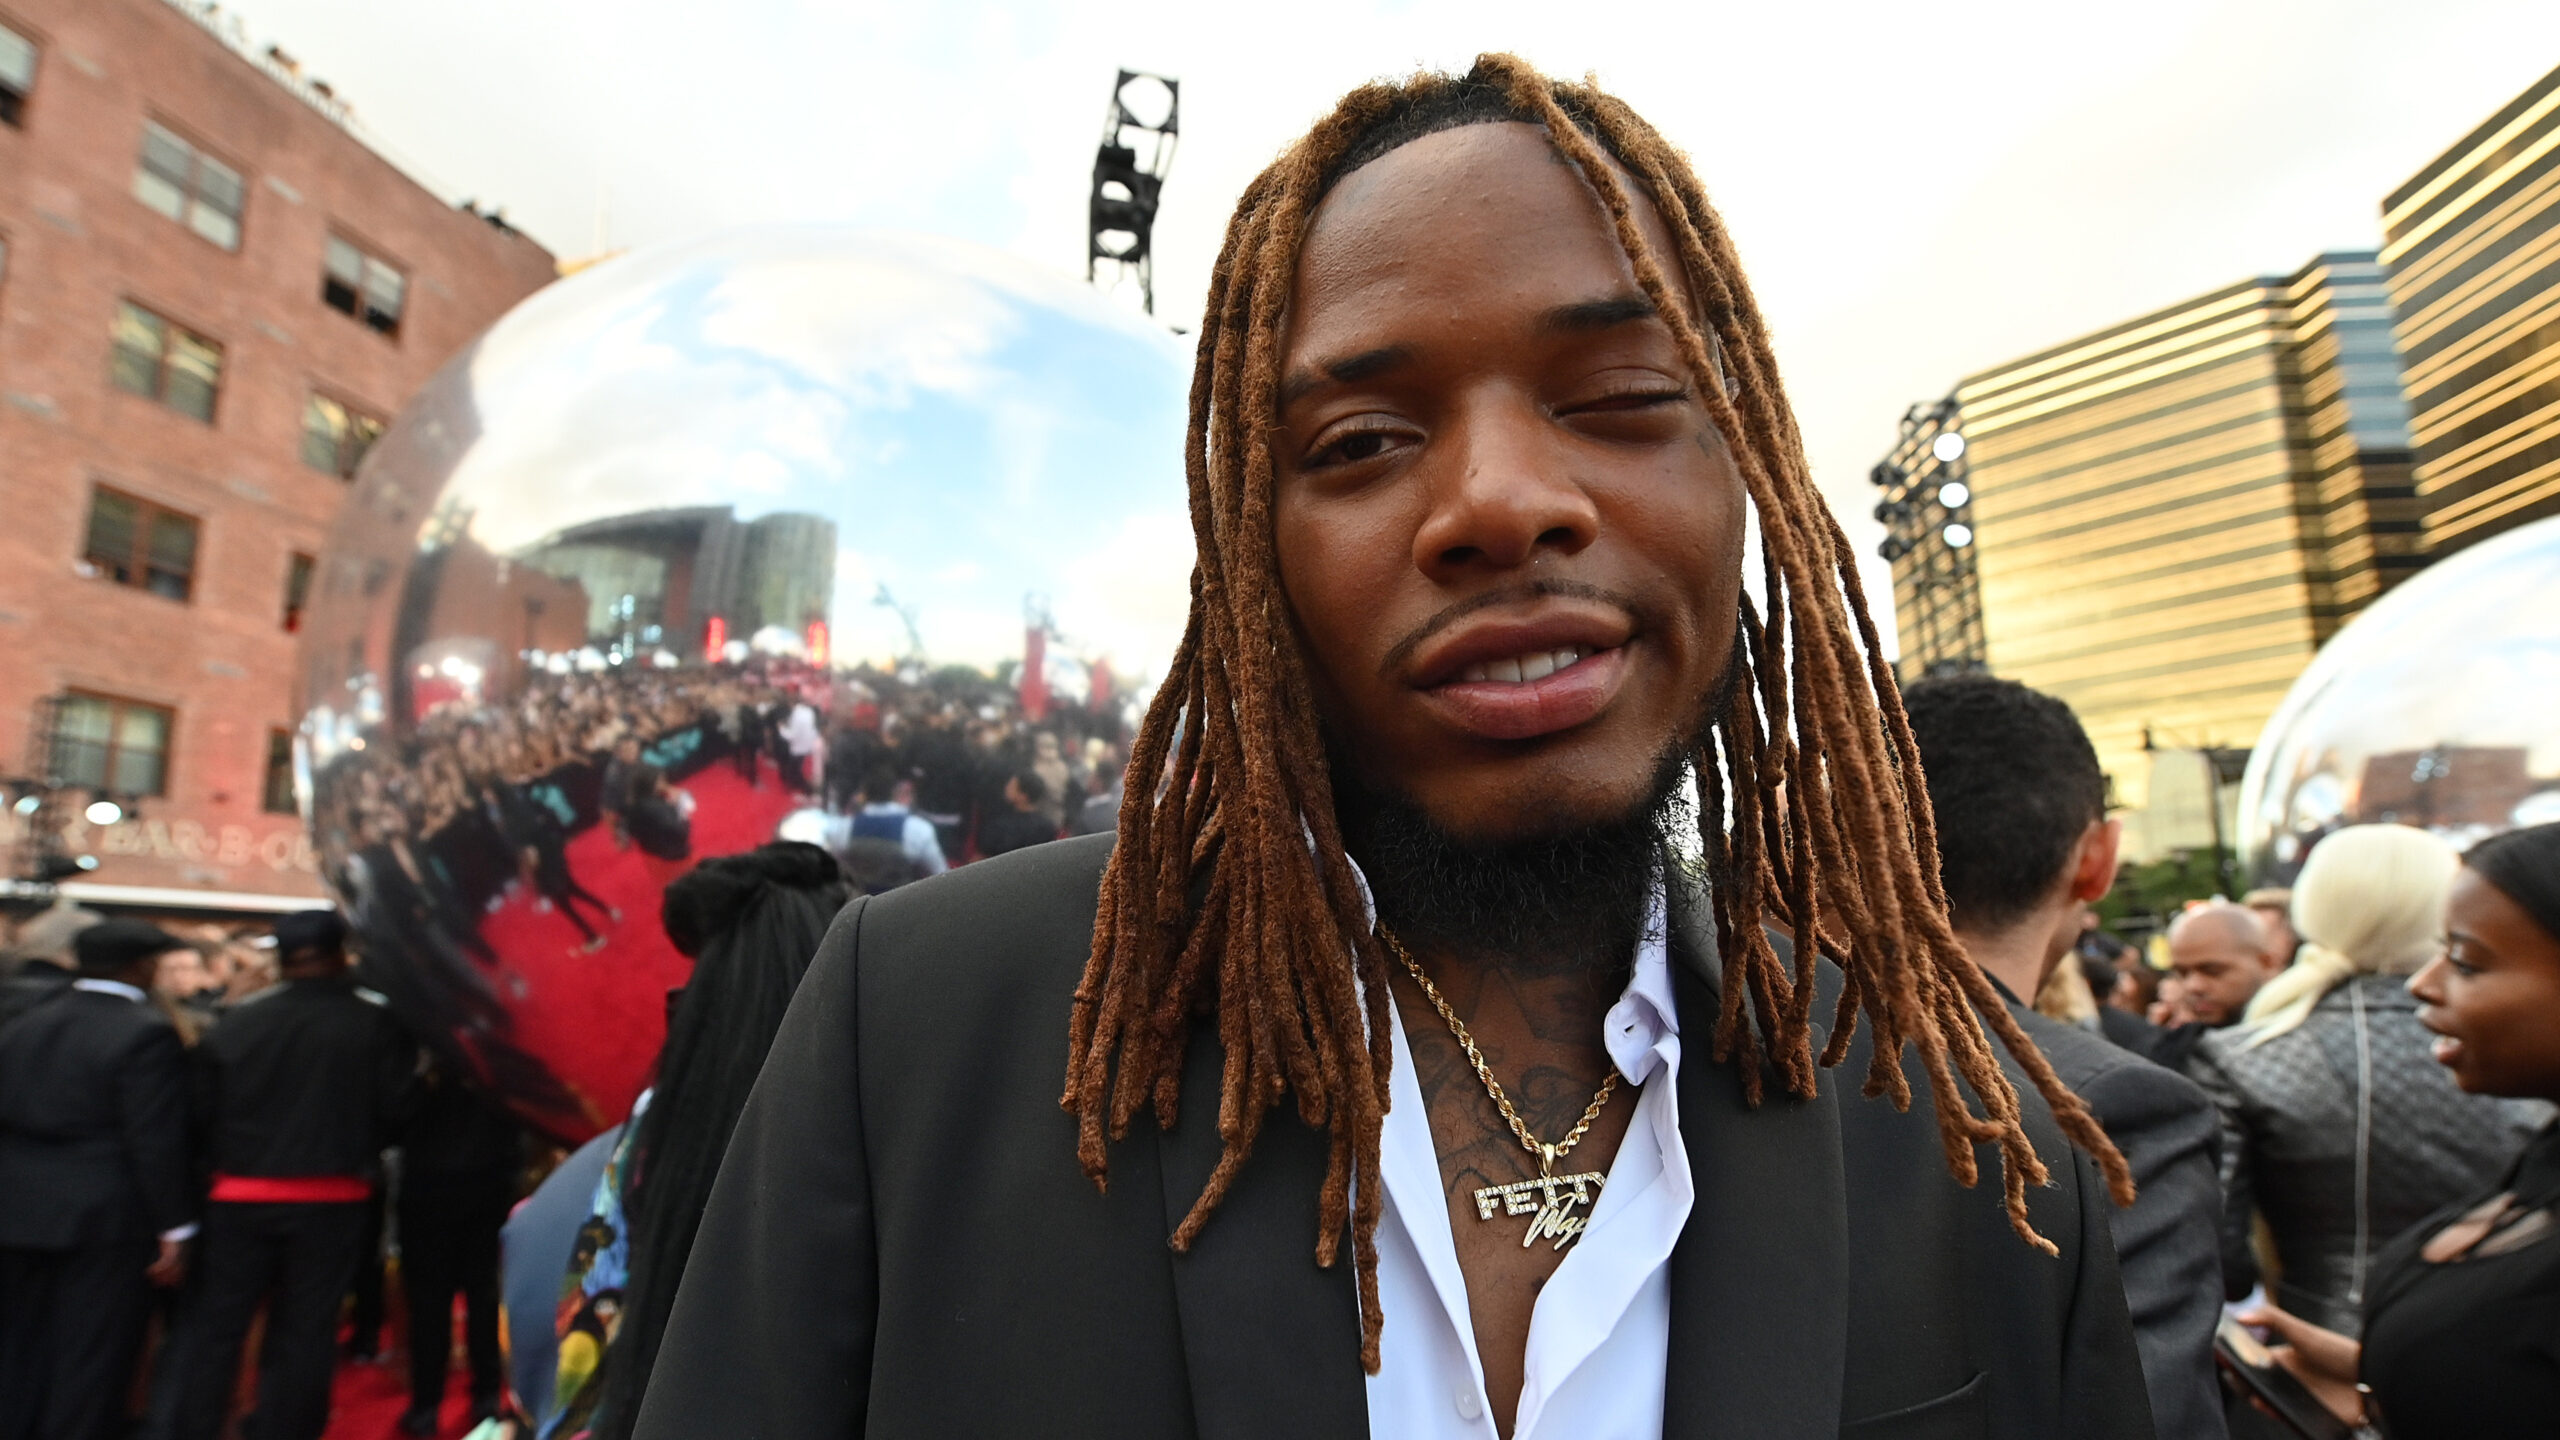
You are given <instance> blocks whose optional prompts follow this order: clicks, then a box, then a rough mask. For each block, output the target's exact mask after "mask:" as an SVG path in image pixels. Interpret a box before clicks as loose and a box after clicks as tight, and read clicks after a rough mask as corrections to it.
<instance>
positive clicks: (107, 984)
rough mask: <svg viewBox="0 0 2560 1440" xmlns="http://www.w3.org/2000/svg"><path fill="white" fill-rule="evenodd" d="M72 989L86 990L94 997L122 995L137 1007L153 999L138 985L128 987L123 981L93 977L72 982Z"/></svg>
mask: <svg viewBox="0 0 2560 1440" xmlns="http://www.w3.org/2000/svg"><path fill="white" fill-rule="evenodd" d="M71 988H72V989H74V990H86V991H88V992H89V993H90V994H92V995H121V996H123V997H124V998H126V999H127V1000H131V1001H133V1002H134V1003H135V1004H137V1005H139V1004H142V1003H143V1002H145V1001H147V1000H149V999H150V998H151V997H150V996H148V995H145V994H143V993H142V988H141V987H140V986H138V985H127V984H126V983H124V982H123V981H121V980H101V979H98V978H97V977H96V976H93V975H83V976H81V977H80V978H79V979H77V980H74V981H72V982H71Z"/></svg>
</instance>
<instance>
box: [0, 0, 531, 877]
mask: <svg viewBox="0 0 2560 1440" xmlns="http://www.w3.org/2000/svg"><path fill="white" fill-rule="evenodd" d="M227 23H228V22H227V21H224V20H221V19H218V18H213V17H212V16H211V12H206V13H205V14H203V15H200V14H199V13H198V11H197V9H196V7H195V6H193V5H190V4H186V3H184V0H0V656H5V657H6V659H5V661H4V662H0V777H7V778H8V779H9V780H10V782H11V788H10V790H9V792H8V797H9V798H10V799H17V798H18V797H20V796H22V795H25V794H26V793H28V790H29V787H30V783H31V782H38V781H49V782H51V786H50V787H49V790H50V793H51V794H52V795H53V796H54V797H55V798H54V799H53V800H51V801H50V802H48V808H46V809H44V810H42V811H39V812H38V813H37V814H35V815H34V816H32V817H30V816H27V815H22V814H20V813H19V810H20V809H21V808H24V807H25V806H26V805H28V804H29V803H30V802H28V801H25V800H19V802H18V805H17V806H13V807H12V808H10V809H8V810H6V811H0V817H5V819H4V820H0V824H5V825H6V826H8V827H10V828H9V830H8V832H7V834H6V838H7V839H8V840H10V841H12V842H15V843H12V844H10V845H9V846H8V847H7V849H6V851H5V852H0V853H5V854H6V856H7V860H6V864H7V865H8V866H9V873H11V874H16V875H24V874H25V873H26V868H27V865H28V863H29V857H30V856H31V855H32V854H33V852H34V847H33V846H32V845H31V844H30V843H28V837H29V831H30V829H31V828H35V827H41V828H42V829H44V830H46V831H49V832H51V833H56V834H59V835H60V836H61V837H62V840H63V841H64V843H65V845H66V847H67V848H68V849H69V851H71V852H72V853H74V854H82V853H85V854H91V855H94V856H96V858H97V860H98V868H97V869H96V870H95V871H94V872H93V873H90V874H88V875H85V876H83V877H80V879H79V880H78V881H77V882H75V883H73V884H70V885H66V886H65V889H67V890H70V891H72V892H74V893H78V894H82V895H84V896H85V897H86V898H89V899H91V900H93V901H96V902H101V903H122V904H129V905H132V904H140V905H148V904H161V905H175V906H182V907H186V908H197V909H207V910H225V909H228V910H255V909H261V908H277V907H279V906H282V905H284V904H287V903H289V901H290V900H301V901H305V902H306V903H307V899H308V897H311V896H315V895H317V894H318V893H319V887H318V884H317V882H316V881H315V879H314V878H313V874H312V869H311V861H310V855H309V850H308V847H307V846H306V845H305V844H304V843H303V840H302V829H301V825H300V823H299V821H298V820H297V819H296V818H295V816H294V814H293V813H292V810H293V806H292V797H291V792H290V745H289V741H288V738H287V737H288V735H289V732H290V729H291V727H292V724H293V721H294V713H293V704H294V696H293V685H294V677H295V674H296V668H297V667H296V663H295V635H294V633H293V632H294V631H295V629H296V628H297V626H298V623H299V607H300V605H301V603H302V598H303V594H304V591H305V589H306V587H307V585H308V581H309V575H310V566H311V559H312V557H313V556H315V555H316V554H317V553H318V551H319V547H320V544H321V541H322V539H323V538H324V536H325V535H326V533H327V530H328V526H329V522H330V519H331V517H332V516H333V515H334V514H335V512H336V510H337V508H338V504H339V500H340V497H341V496H342V495H343V494H344V493H345V491H346V488H347V478H346V477H347V476H348V475H350V474H352V473H353V471H354V468H355V462H356V460H357V459H358V458H360V457H361V455H362V453H363V450H364V447H365V446H366V445H367V444H368V443H370V441H371V438H372V436H373V435H374V434H376V433H378V431H379V429H380V426H381V425H382V424H383V422H385V421H387V420H388V419H389V418H390V417H391V416H392V415H394V414H396V413H398V411H399V409H400V407H401V406H402V405H403V404H404V403H406V402H407V400H408V399H409V397H410V395H411V394H412V393H414V392H415V391H416V389H417V387H418V386H419V385H420V384H422V383H423V382H424V381H425V380H426V379H427V377H428V376H429V375H431V374H432V373H434V371H435V370H436V368H437V367H438V366H439V365H441V364H443V363H444V361H445V360H446V359H447V358H448V357H450V356H451V355H453V354H454V353H455V352H456V351H457V350H459V349H460V348H461V347H462V346H463V345H464V344H465V343H467V342H468V341H470V340H471V339H472V338H473V337H474V336H476V335H477V334H479V332H480V331H481V330H482V329H484V328H486V327H487V326H488V325H489V323H490V322H492V321H493V320H495V319H497V318H498V316H500V315H502V314H504V313H505V312H506V311H507V310H508V309H509V308H510V307H512V306H513V305H514V304H515V303H516V302H517V301H519V300H521V299H523V298H524V297H525V296H526V295H527V294H529V293H531V292H532V291H534V290H536V289H538V288H540V287H541V286H542V285H544V284H545V283H547V282H548V281H550V280H551V279H552V278H553V276H554V275H555V274H556V273H557V265H556V263H555V262H554V260H553V257H552V256H551V254H550V253H549V252H548V251H546V250H544V249H543V248H542V247H541V246H540V245H538V244H536V243H534V242H533V241H532V240H531V239H529V238H527V237H526V236H524V235H522V234H520V233H518V232H516V231H514V230H511V229H508V228H506V227H504V226H502V225H499V224H496V223H494V222H492V221H490V220H488V219H485V218H484V217H482V216H480V215H478V214H476V213H474V212H472V211H470V210H467V209H457V208H455V207H453V206H452V205H449V204H447V203H445V202H444V201H443V200H441V199H439V198H438V197H437V196H435V195H434V194H432V193H430V192H429V191H428V190H427V189H425V188H424V187H423V186H421V185H419V184H418V183H417V182H416V181H414V180H412V179H410V178H409V177H408V176H406V175H404V174H402V173H401V172H400V171H399V170H398V169H397V168H395V167H394V166H393V165H392V164H391V163H390V162H388V161H387V160H385V159H383V158H382V156H380V155H378V154H376V153H375V152H374V151H372V150H371V149H369V148H367V147H366V145H365V144H364V143H363V142H362V141H361V140H360V139H358V138H357V136H356V135H354V134H353V133H351V132H350V130H349V129H348V127H347V126H346V124H345V123H343V111H342V109H341V108H340V106H339V103H338V101H337V100H336V98H335V97H334V96H333V95H331V94H330V92H329V91H328V89H327V87H326V86H325V85H321V84H317V83H314V82H312V81H310V80H307V79H305V78H304V77H302V76H300V75H299V74H298V73H297V72H296V71H295V70H294V68H293V66H292V64H291V62H290V61H288V60H285V59H284V58H283V57H281V56H279V55H277V54H276V53H275V52H273V51H268V52H265V53H263V54H258V55H254V56H253V55H252V54H251V53H249V52H247V51H246V49H245V47H244V46H242V45H241V44H240V43H239V42H238V41H237V40H236V39H233V38H230V37H227V36H225V35H224V34H222V33H219V32H218V27H220V26H222V25H224V24H227ZM100 797H104V798H108V799H111V800H113V801H115V802H117V804H118V805H119V808H121V809H123V810H125V811H127V812H128V813H127V815H126V817H125V818H123V819H121V820H118V821H116V822H115V823H113V824H111V825H104V826H100V825H93V824H90V823H89V822H88V821H87V820H85V819H83V818H82V815H83V813H84V811H85V809H86V807H87V806H88V805H89V804H90V802H91V801H92V800H93V799H96V798H100Z"/></svg>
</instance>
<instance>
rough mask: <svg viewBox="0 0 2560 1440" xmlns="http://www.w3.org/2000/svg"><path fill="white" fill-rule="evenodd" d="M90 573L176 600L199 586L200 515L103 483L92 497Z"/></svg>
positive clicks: (90, 500) (90, 503) (183, 597)
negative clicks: (169, 507)
mask: <svg viewBox="0 0 2560 1440" xmlns="http://www.w3.org/2000/svg"><path fill="white" fill-rule="evenodd" d="M82 558H83V560H84V561H85V562H86V563H87V564H88V566H89V573H91V574H93V575H97V576H100V577H103V578H105V579H108V580H113V581H114V582H116V583H117V584H119V585H130V586H133V587H134V588H135V589H137V590H148V591H150V592H151V593H152V594H154V595H164V596H167V597H168V598H169V599H172V600H185V599H187V598H189V597H190V596H191V595H193V594H194V592H195V583H196V518H195V517H194V516H192V515H181V514H179V513H178V512H177V511H175V510H164V509H162V508H160V507H159V506H157V505H154V504H152V503H151V502H150V501H148V500H142V499H137V498H136V497H134V496H131V495H127V494H125V493H124V492H123V491H120V490H110V489H108V488H106V487H105V486H103V485H101V486H99V487H98V488H97V489H96V490H95V491H94V492H92V493H91V495H90V497H89V546H88V549H87V550H86V551H85V552H84V553H83V556H82Z"/></svg>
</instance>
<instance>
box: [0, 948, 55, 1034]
mask: <svg viewBox="0 0 2560 1440" xmlns="http://www.w3.org/2000/svg"><path fill="white" fill-rule="evenodd" d="M71 980H72V975H71V971H70V970H69V969H68V968H67V967H65V966H61V965H56V964H54V963H53V962H52V961H50V960H30V961H28V962H27V963H26V964H24V965H21V966H19V967H18V973H17V974H15V975H12V976H10V977H9V978H8V979H6V980H0V1025H6V1024H8V1023H9V1022H10V1021H12V1020H15V1019H17V1018H18V1017H19V1016H21V1015H24V1014H26V1013H27V1012H28V1011H30V1010H33V1009H34V1008H36V1007H37V1006H38V1005H41V1004H43V1003H44V1002H46V1001H47V1000H50V999H52V998H54V997H55V996H57V995H60V994H61V993H62V992H63V991H65V990H68V989H70V988H71Z"/></svg>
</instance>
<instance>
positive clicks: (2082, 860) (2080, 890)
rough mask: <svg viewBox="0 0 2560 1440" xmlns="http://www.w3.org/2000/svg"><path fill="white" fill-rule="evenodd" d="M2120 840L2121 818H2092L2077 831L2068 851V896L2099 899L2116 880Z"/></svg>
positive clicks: (2122, 839)
mask: <svg viewBox="0 0 2560 1440" xmlns="http://www.w3.org/2000/svg"><path fill="white" fill-rule="evenodd" d="M2123 842H2124V822H2123V821H2121V820H2092V821H2090V822H2089V828H2088V829H2086V830H2083V831H2081V832H2080V843H2079V845H2078V846H2077V847H2076V848H2074V849H2073V850H2072V852H2071V898H2072V899H2074V900H2090V901H2096V900H2103V899H2105V898H2106V895H2107V892H2108V891H2109V890H2112V889H2114V888H2115V884H2116V850H2117V848H2118V847H2119V846H2120V845H2121V844H2123Z"/></svg>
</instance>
